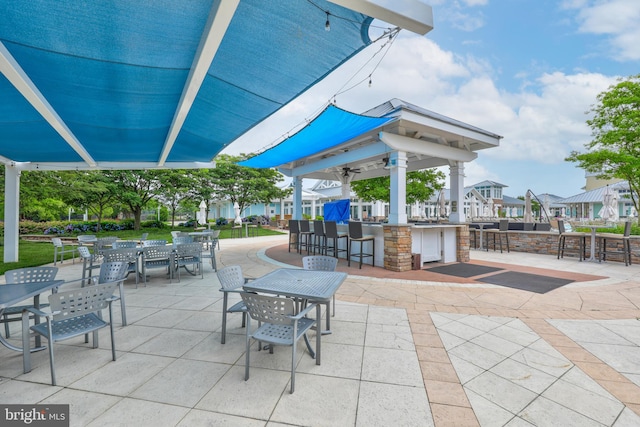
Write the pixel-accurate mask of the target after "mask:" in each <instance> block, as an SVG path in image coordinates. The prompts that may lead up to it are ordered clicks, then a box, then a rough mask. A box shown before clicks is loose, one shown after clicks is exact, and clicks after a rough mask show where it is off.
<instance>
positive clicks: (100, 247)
mask: <svg viewBox="0 0 640 427" xmlns="http://www.w3.org/2000/svg"><path fill="white" fill-rule="evenodd" d="M116 240H118V238H117V237H115V236H108V237H98V240H96V243H95V244H94V245H93V253H97V254H102V251H104V250H105V248H106V247H107V246H112V245H113V243H114V242H115V241H116Z"/></svg>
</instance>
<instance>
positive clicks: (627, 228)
mask: <svg viewBox="0 0 640 427" xmlns="http://www.w3.org/2000/svg"><path fill="white" fill-rule="evenodd" d="M630 235H631V221H627V222H625V223H624V234H614V233H598V234H596V239H598V262H601V261H606V260H607V254H608V255H619V254H622V258H623V259H624V265H625V266H628V265H630V264H631V241H630V240H629V236H630ZM607 241H608V242H609V243H613V244H614V245H613V247H612V248H611V249H610V250H607ZM618 243H622V248H620V250H618V249H617V248H616V246H618V245H617V244H618Z"/></svg>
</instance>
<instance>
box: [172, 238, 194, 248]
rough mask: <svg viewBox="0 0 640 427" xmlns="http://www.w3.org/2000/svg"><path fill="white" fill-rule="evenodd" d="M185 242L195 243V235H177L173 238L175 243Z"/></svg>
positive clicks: (175, 244) (176, 244) (181, 243)
mask: <svg viewBox="0 0 640 427" xmlns="http://www.w3.org/2000/svg"><path fill="white" fill-rule="evenodd" d="M185 243H193V237H191V236H177V237H174V238H173V245H174V246H178V245H183V244H185Z"/></svg>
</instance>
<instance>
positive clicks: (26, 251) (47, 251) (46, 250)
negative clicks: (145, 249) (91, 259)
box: [0, 226, 282, 274]
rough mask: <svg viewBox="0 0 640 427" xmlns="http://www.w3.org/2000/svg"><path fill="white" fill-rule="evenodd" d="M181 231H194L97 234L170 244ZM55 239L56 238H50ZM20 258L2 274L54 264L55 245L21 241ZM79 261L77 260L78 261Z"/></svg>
mask: <svg viewBox="0 0 640 427" xmlns="http://www.w3.org/2000/svg"><path fill="white" fill-rule="evenodd" d="M173 230H179V231H186V232H189V231H193V229H192V228H183V227H177V228H166V229H163V230H159V229H157V228H152V229H144V230H142V231H133V230H126V231H115V232H114V231H110V232H101V233H97V236H98V237H106V236H117V237H118V238H119V239H121V240H138V239H140V237H141V236H142V233H149V236H148V237H147V238H148V239H153V240H166V241H168V242H170V241H171V231H173ZM275 234H282V232H280V231H276V230H272V229H269V228H262V227H259V228H258V235H259V236H269V235H275ZM48 237H55V236H48ZM230 237H231V229H230V226H226V227H223V228H222V229H221V230H220V238H221V239H229V238H230ZM18 250H19V257H20V260H19V261H18V262H9V263H4V262H0V274H4V273H5V271H8V270H13V269H16V268H23V267H35V266H38V265H44V264H49V263H51V262H53V245H52V244H51V242H50V241H42V242H31V241H26V240H20V243H19V249H18ZM3 259H4V246H0V261H1V260H3ZM65 259H71V254H65ZM76 261H77V260H76Z"/></svg>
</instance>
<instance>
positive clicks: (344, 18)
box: [0, 0, 371, 162]
mask: <svg viewBox="0 0 640 427" xmlns="http://www.w3.org/2000/svg"><path fill="white" fill-rule="evenodd" d="M212 3H213V1H212V0H189V1H175V0H136V1H131V0H110V1H106V2H105V1H76V0H56V1H51V0H30V1H23V0H3V1H2V2H0V16H1V17H2V18H1V19H0V42H2V43H3V44H4V46H5V47H6V48H7V50H8V51H9V52H10V54H11V55H12V56H13V57H14V58H15V60H16V61H17V63H18V64H19V65H20V67H21V68H22V69H23V70H24V72H25V73H26V74H27V75H28V76H29V78H30V79H31V80H32V81H33V83H34V84H35V85H36V87H37V88H38V89H39V90H40V92H41V93H42V94H43V96H44V97H45V98H46V99H47V100H48V101H49V103H50V104H51V106H52V107H53V108H54V109H55V111H56V112H57V113H58V115H59V116H60V117H61V119H62V120H63V121H64V123H65V124H66V125H67V126H68V127H69V129H70V130H71V132H72V133H73V134H74V135H75V136H76V137H77V139H78V140H79V141H80V143H81V144H82V145H83V146H84V147H85V148H86V149H87V151H88V152H89V154H90V155H91V156H92V157H93V158H94V159H95V160H96V161H98V162H108V161H121V162H145V161H149V162H154V161H158V160H159V156H160V153H161V150H162V148H163V145H164V141H165V138H166V136H167V132H168V129H169V126H170V124H171V121H172V119H173V116H174V114H175V112H176V107H177V105H178V101H179V100H180V96H181V93H182V90H183V88H184V85H185V82H186V79H187V76H188V75H189V69H190V67H191V65H192V61H193V60H194V56H195V54H196V51H197V48H198V44H199V42H200V39H201V37H202V32H203V28H205V23H206V21H207V16H208V14H209V10H210V8H211V7H212ZM223 3H224V2H223ZM327 11H328V12H329V13H330V14H331V18H332V20H331V31H325V21H326V19H327ZM370 22H371V18H369V17H367V16H365V15H362V14H360V13H357V12H355V11H352V10H349V9H345V8H343V7H341V6H338V5H335V4H333V3H330V2H328V1H327V0H314V1H302V0H277V1H265V0H243V1H241V2H240V4H239V6H238V8H237V10H236V12H235V14H234V16H233V19H232V21H231V23H230V25H229V28H228V29H227V31H226V33H225V35H224V39H223V40H222V42H221V44H220V48H219V50H218V51H217V53H216V55H215V58H214V60H213V62H212V64H211V66H210V68H209V70H208V72H207V75H206V77H205V79H204V82H203V84H202V87H201V88H200V90H199V92H198V94H197V97H196V99H195V101H194V103H193V108H192V109H191V111H190V112H189V114H188V115H187V117H186V121H185V123H184V127H183V128H182V130H181V132H180V133H179V135H178V137H177V140H176V142H175V145H174V146H173V149H172V151H171V153H170V154H169V158H168V162H186V161H202V162H208V161H211V160H212V158H213V157H214V156H215V155H216V154H217V153H218V152H219V151H221V150H222V149H223V148H224V147H225V146H227V145H228V144H230V143H231V142H233V141H234V140H235V139H236V138H238V137H239V136H240V135H242V134H243V133H244V132H246V131H247V130H249V129H251V128H252V127H253V126H255V125H256V124H257V123H259V122H260V121H262V120H264V119H265V118H267V117H268V116H270V115H271V114H273V113H274V112H275V111H277V110H279V109H280V108H281V107H282V106H284V105H286V104H287V103H288V102H290V101H291V100H292V99H294V98H295V97H297V96H298V95H300V94H301V93H302V92H304V91H305V90H307V89H308V88H309V87H310V86H312V85H313V84H315V83H316V82H317V81H319V80H321V79H322V78H324V77H325V76H326V75H327V74H328V73H329V72H331V71H332V70H334V69H335V68H337V67H338V66H339V65H340V64H342V63H343V62H344V61H346V60H347V59H348V58H350V57H351V56H352V55H354V54H355V53H357V52H359V51H360V50H361V49H363V48H364V47H365V46H367V45H368V44H369V43H370V42H371V41H370V40H369V37H368V35H367V34H368V28H369V23H370ZM0 99H1V100H2V102H0V155H1V156H4V157H6V158H8V159H11V160H15V161H23V162H28V161H32V162H76V161H80V158H79V156H78V155H77V154H76V153H75V152H74V151H73V150H72V149H70V147H69V145H68V144H67V143H66V142H65V141H63V140H62V138H61V137H60V136H59V135H58V134H57V133H56V132H55V131H54V130H53V129H52V128H51V126H50V125H49V124H48V123H47V122H46V121H45V120H44V119H43V118H42V117H41V116H40V114H38V113H37V112H36V111H35V110H34V109H33V107H32V106H31V105H30V104H29V103H28V102H27V101H25V99H24V98H23V97H22V96H21V95H20V94H19V93H18V92H17V90H16V89H15V88H14V87H13V86H12V85H11V84H10V83H9V81H8V80H7V79H6V78H5V76H4V75H2V74H0Z"/></svg>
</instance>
